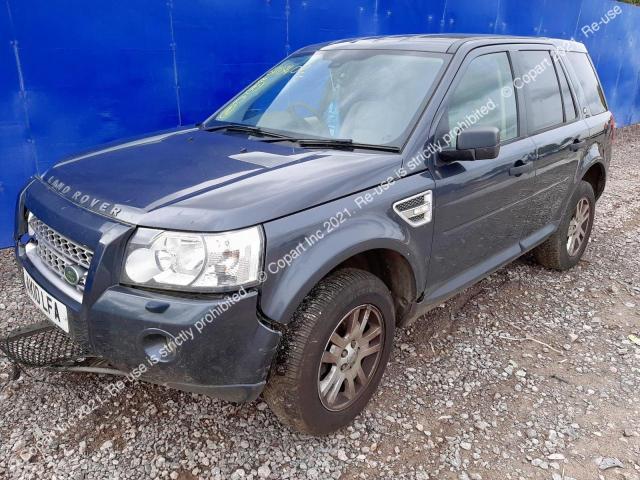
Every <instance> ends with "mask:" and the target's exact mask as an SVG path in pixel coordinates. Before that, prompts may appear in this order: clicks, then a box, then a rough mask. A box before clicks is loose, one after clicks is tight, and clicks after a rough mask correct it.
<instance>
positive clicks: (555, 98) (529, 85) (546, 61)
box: [516, 50, 564, 132]
mask: <svg viewBox="0 0 640 480" xmlns="http://www.w3.org/2000/svg"><path fill="white" fill-rule="evenodd" d="M518 57H519V60H520V68H521V71H522V83H523V84H524V93H525V99H526V101H527V121H528V124H529V131H530V132H537V131H540V130H543V129H545V128H549V127H553V126H554V125H559V124H561V123H562V122H563V121H564V116H563V114H562V112H563V110H562V97H561V95H560V86H559V85H558V77H557V76H556V70H555V68H554V66H553V61H552V60H551V55H550V54H549V52H547V51H541V50H530V51H520V52H518ZM516 86H518V85H516Z"/></svg>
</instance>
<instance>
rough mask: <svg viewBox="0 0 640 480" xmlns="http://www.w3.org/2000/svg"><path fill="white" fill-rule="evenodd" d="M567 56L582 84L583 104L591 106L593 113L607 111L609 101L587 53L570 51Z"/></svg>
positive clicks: (591, 112)
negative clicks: (606, 99)
mask: <svg viewBox="0 0 640 480" xmlns="http://www.w3.org/2000/svg"><path fill="white" fill-rule="evenodd" d="M567 58H568V59H569V62H570V63H571V66H572V67H573V70H574V72H575V74H576V78H577V80H578V82H579V84H580V89H581V90H582V94H583V96H584V99H583V100H582V103H583V106H586V107H588V108H589V113H590V114H591V115H598V114H599V113H603V112H606V111H607V102H606V101H605V99H604V92H603V91H602V87H601V86H600V82H598V77H597V76H596V72H595V70H594V69H593V65H592V64H591V61H590V60H589V57H588V56H587V54H586V53H579V52H569V53H567Z"/></svg>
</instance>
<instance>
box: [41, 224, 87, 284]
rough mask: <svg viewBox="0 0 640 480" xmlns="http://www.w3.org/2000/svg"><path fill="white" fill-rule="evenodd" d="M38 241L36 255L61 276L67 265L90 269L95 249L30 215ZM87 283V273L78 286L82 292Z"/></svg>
mask: <svg viewBox="0 0 640 480" xmlns="http://www.w3.org/2000/svg"><path fill="white" fill-rule="evenodd" d="M29 226H30V227H31V229H33V232H34V238H35V241H36V242H35V243H36V255H37V256H38V257H39V258H40V260H42V262H43V263H44V264H45V265H46V266H47V267H48V268H49V269H50V270H52V271H53V272H54V273H55V274H56V275H58V276H59V277H60V278H63V277H64V269H65V267H67V266H72V265H78V266H80V267H82V268H84V269H85V270H88V269H89V267H90V265H91V260H93V251H92V250H91V249H89V248H87V247H85V246H83V245H80V244H79V243H76V242H74V241H73V240H71V239H69V238H68V237H65V236H64V235H62V234H60V233H59V232H57V231H56V230H54V229H53V228H51V227H49V226H48V225H47V224H45V223H44V222H43V221H42V220H40V219H38V218H36V217H35V216H34V215H30V217H29ZM85 283H86V273H85V275H84V276H83V277H82V278H81V279H80V281H79V282H78V284H77V285H76V288H77V289H78V290H80V291H81V292H82V291H83V290H84V287H85Z"/></svg>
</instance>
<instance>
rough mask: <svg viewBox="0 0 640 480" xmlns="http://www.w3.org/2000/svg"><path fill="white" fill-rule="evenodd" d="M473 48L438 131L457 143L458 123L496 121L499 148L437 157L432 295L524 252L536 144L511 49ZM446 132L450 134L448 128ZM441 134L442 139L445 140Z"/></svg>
mask: <svg viewBox="0 0 640 480" xmlns="http://www.w3.org/2000/svg"><path fill="white" fill-rule="evenodd" d="M510 48H511V47H509V46H506V45H503V46H501V47H488V48H482V49H478V50H474V51H472V53H470V54H469V56H468V57H467V58H466V59H465V61H464V62H463V64H462V65H461V67H460V70H459V71H458V74H457V75H456V77H455V79H454V81H453V83H452V84H451V86H450V88H449V91H448V93H447V95H446V96H445V99H444V101H443V104H442V105H441V108H440V109H439V113H438V114H436V124H437V125H438V127H437V129H436V132H435V138H438V139H445V140H446V138H450V139H451V141H450V142H447V141H444V145H443V146H444V147H445V148H447V149H453V148H455V137H456V135H455V132H456V129H457V130H458V131H459V130H460V129H465V128H469V127H471V126H478V125H481V126H495V127H497V128H498V129H499V130H500V137H501V148H500V153H499V155H498V157H497V158H494V159H490V160H476V161H469V160H457V161H452V162H451V161H450V162H444V161H442V160H440V159H438V158H436V159H435V161H434V165H433V170H434V177H435V182H436V187H435V190H434V212H435V215H434V240H433V249H432V254H431V262H430V267H429V281H428V285H429V290H428V291H427V292H426V298H427V300H428V302H429V303H430V302H432V301H437V300H438V299H440V298H444V297H446V296H448V295H450V294H451V293H452V292H454V291H456V290H459V289H460V288H463V287H465V286H466V285H469V284H470V283H472V282H473V281H475V280H477V279H478V278H480V277H482V276H484V275H486V273H487V272H489V271H491V270H493V269H495V268H496V267H498V266H500V265H502V264H504V263H505V262H507V261H509V260H512V259H513V258H516V257H517V256H519V255H520V252H521V250H520V246H519V240H520V235H521V231H522V221H523V219H524V218H526V216H527V199H528V197H529V196H530V195H531V194H532V193H533V176H534V171H533V163H532V161H533V156H534V155H535V145H534V144H533V142H532V141H531V140H530V139H528V138H526V137H525V136H524V135H523V132H522V129H521V128H520V127H519V103H520V101H521V99H520V92H518V91H514V90H513V80H514V74H513V69H512V65H511V60H510V55H509V49H510ZM447 134H449V137H446V135H447ZM441 142H442V140H441Z"/></svg>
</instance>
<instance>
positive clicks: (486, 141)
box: [438, 127, 500, 162]
mask: <svg viewBox="0 0 640 480" xmlns="http://www.w3.org/2000/svg"><path fill="white" fill-rule="evenodd" d="M499 153H500V130H499V129H498V128H497V127H471V128H468V129H466V130H463V131H462V132H460V134H459V135H458V138H457V142H456V148H455V149H450V150H442V151H441V152H440V153H439V154H438V155H439V157H440V158H441V159H442V160H444V161H447V162H453V161H456V160H489V159H492V158H496V157H497V156H498V154H499Z"/></svg>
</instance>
